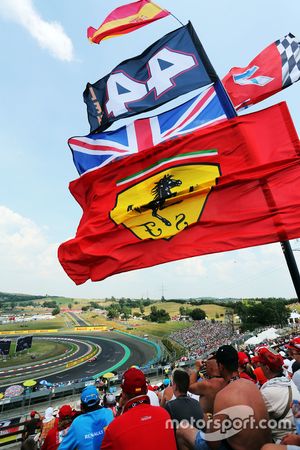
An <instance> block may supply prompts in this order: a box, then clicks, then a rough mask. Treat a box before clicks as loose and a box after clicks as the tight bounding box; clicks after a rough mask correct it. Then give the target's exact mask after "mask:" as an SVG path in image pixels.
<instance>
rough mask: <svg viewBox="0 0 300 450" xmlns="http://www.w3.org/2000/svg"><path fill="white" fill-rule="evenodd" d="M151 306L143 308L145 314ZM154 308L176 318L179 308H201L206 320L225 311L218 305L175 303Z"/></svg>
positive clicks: (167, 303) (136, 310) (223, 307)
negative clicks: (163, 310)
mask: <svg viewBox="0 0 300 450" xmlns="http://www.w3.org/2000/svg"><path fill="white" fill-rule="evenodd" d="M151 306H153V305H150V306H146V307H145V314H146V315H147V314H149V313H150V310H151ZM154 306H156V307H157V308H158V309H165V310H166V311H167V312H168V313H169V314H170V316H171V317H172V316H176V315H179V308H180V307H181V306H183V307H185V308H189V309H195V308H201V309H203V311H205V313H206V315H207V317H208V319H215V318H216V314H218V315H219V316H220V314H223V315H224V314H225V311H226V307H225V306H218V305H213V304H211V305H200V306H194V305H191V304H190V303H185V304H183V305H181V304H180V303H176V302H157V303H155V304H154ZM132 311H133V313H134V312H139V311H140V310H139V308H136V309H133V310H132ZM223 319H224V316H223V317H220V320H223Z"/></svg>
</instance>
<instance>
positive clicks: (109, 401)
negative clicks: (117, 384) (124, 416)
mask: <svg viewBox="0 0 300 450" xmlns="http://www.w3.org/2000/svg"><path fill="white" fill-rule="evenodd" d="M116 405H117V401H116V397H115V395H114V394H105V395H104V397H103V406H104V408H109V409H111V411H112V413H113V416H114V417H115V416H116V415H117V408H116Z"/></svg>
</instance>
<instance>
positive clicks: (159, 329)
mask: <svg viewBox="0 0 300 450" xmlns="http://www.w3.org/2000/svg"><path fill="white" fill-rule="evenodd" d="M132 322H133V321H132ZM129 323H130V322H129ZM135 323H136V322H135ZM140 323H142V325H140V326H139V324H138V325H137V326H135V327H134V328H133V330H129V333H132V334H137V335H143V334H148V335H153V336H156V337H160V338H161V337H164V336H167V335H169V334H171V333H173V332H174V331H178V330H182V329H183V328H189V327H191V326H192V323H191V322H175V321H172V322H166V323H153V322H145V321H141V322H140ZM132 325H133V323H132Z"/></svg>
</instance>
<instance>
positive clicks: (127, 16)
mask: <svg viewBox="0 0 300 450" xmlns="http://www.w3.org/2000/svg"><path fill="white" fill-rule="evenodd" d="M168 15H170V13H169V12H168V11H166V10H164V9H162V8H160V7H159V6H158V5H155V4H154V3H152V2H151V1H149V0H139V1H137V2H134V3H129V4H127V5H123V6H120V7H119V8H116V9H114V10H113V11H112V12H111V13H110V14H109V15H108V16H107V17H106V19H105V20H104V22H103V23H102V24H101V25H100V27H99V28H98V30H96V29H95V28H93V27H89V28H88V30H87V37H88V39H89V40H90V41H91V42H94V43H95V44H99V43H100V42H101V41H102V40H103V39H108V38H111V37H114V36H119V35H121V34H127V33H130V32H131V31H134V30H137V29H138V28H141V27H143V26H144V25H147V24H148V23H151V22H154V21H155V20H159V19H162V18H163V17H166V16H168Z"/></svg>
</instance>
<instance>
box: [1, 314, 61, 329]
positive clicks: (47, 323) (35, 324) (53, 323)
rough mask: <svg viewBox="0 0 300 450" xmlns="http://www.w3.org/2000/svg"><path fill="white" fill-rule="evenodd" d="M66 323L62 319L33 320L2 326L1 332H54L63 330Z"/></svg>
mask: <svg viewBox="0 0 300 450" xmlns="http://www.w3.org/2000/svg"><path fill="white" fill-rule="evenodd" d="M64 326H65V321H64V319H63V318H62V317H56V318H55V319H50V320H32V321H31V322H15V323H4V324H1V325H0V331H18V330H20V331H22V330H23V331H25V330H52V329H56V328H63V327H64Z"/></svg>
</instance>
